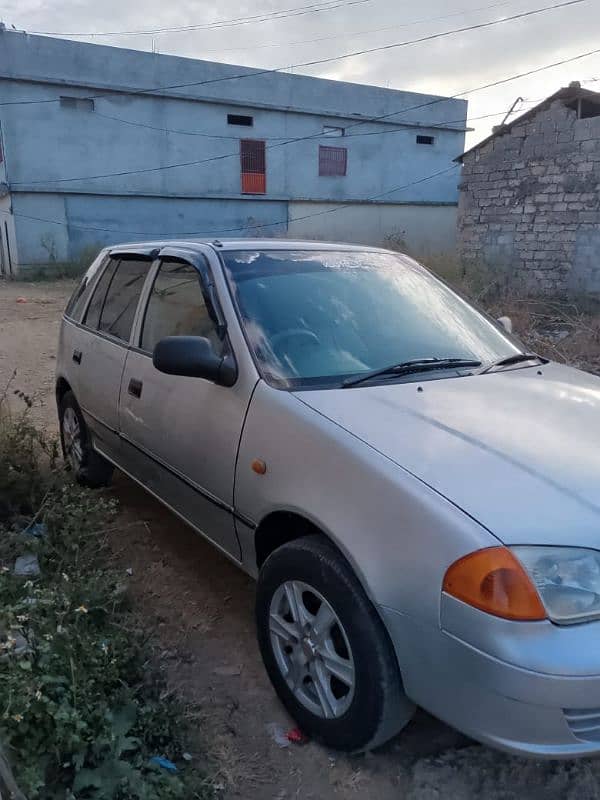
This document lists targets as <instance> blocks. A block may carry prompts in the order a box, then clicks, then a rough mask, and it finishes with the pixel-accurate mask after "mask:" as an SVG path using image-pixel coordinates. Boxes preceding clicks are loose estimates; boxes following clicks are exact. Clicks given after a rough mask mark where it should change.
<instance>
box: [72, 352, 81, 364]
mask: <svg viewBox="0 0 600 800" xmlns="http://www.w3.org/2000/svg"><path fill="white" fill-rule="evenodd" d="M73 361H74V362H75V363H76V364H81V350H73Z"/></svg>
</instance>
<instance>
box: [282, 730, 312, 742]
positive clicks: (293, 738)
mask: <svg viewBox="0 0 600 800" xmlns="http://www.w3.org/2000/svg"><path fill="white" fill-rule="evenodd" d="M286 736H287V738H288V739H289V741H290V742H292V743H293V744H306V743H307V742H308V736H305V735H304V734H303V733H302V731H301V730H300V728H292V730H291V731H288V732H287V733H286Z"/></svg>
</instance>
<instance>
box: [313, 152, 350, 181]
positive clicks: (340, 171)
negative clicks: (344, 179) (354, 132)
mask: <svg viewBox="0 0 600 800" xmlns="http://www.w3.org/2000/svg"><path fill="white" fill-rule="evenodd" d="M347 163H348V150H347V149H346V148H345V147H325V146H324V145H320V146H319V175H326V176H330V175H345V174H346V166H347Z"/></svg>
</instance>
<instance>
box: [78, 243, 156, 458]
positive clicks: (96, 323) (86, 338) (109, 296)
mask: <svg viewBox="0 0 600 800" xmlns="http://www.w3.org/2000/svg"><path fill="white" fill-rule="evenodd" d="M150 264H151V261H150V259H148V258H145V257H143V256H128V255H127V256H118V257H115V256H113V257H111V258H110V259H109V261H108V263H107V265H106V268H105V270H104V272H103V273H102V275H101V276H100V278H99V280H98V282H97V283H96V286H95V288H94V291H93V293H92V296H91V299H90V302H89V305H88V307H87V310H86V312H85V316H84V318H83V321H82V325H81V327H80V329H79V333H78V335H77V337H76V341H74V342H73V353H72V360H73V362H74V364H76V368H77V372H78V381H77V401H78V403H79V405H80V407H81V410H82V412H83V415H84V417H85V420H86V423H87V425H88V427H89V429H90V431H91V432H92V436H93V439H94V446H95V447H96V448H97V449H98V450H99V451H100V452H102V453H104V454H105V455H106V456H108V457H109V458H111V459H115V458H117V456H118V453H119V449H120V448H119V433H118V427H119V419H118V409H119V391H120V388H121V376H122V374H123V368H124V366H125V357H126V355H127V348H128V346H129V340H130V337H131V331H132V327H133V321H134V319H135V313H136V310H137V306H138V302H139V298H140V295H141V291H142V287H143V286H144V281H145V279H146V277H147V274H148V269H149V267H150Z"/></svg>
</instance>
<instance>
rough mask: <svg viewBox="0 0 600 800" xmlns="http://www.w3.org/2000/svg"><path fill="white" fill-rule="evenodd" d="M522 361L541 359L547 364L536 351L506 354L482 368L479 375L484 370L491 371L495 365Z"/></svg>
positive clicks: (483, 373) (501, 365)
mask: <svg viewBox="0 0 600 800" xmlns="http://www.w3.org/2000/svg"><path fill="white" fill-rule="evenodd" d="M522 361H541V362H542V364H547V363H548V359H547V358H542V357H541V356H538V355H536V353H515V355H514V356H507V357H506V358H501V359H500V360H499V361H494V362H493V363H492V364H490V365H489V366H487V367H486V368H485V369H482V370H481V372H480V373H479V374H480V375H485V374H486V372H491V371H492V370H493V369H495V368H496V367H510V366H512V364H520V363H521V362H522Z"/></svg>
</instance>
